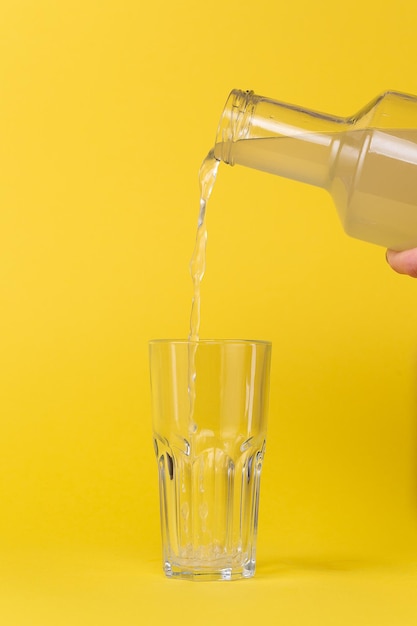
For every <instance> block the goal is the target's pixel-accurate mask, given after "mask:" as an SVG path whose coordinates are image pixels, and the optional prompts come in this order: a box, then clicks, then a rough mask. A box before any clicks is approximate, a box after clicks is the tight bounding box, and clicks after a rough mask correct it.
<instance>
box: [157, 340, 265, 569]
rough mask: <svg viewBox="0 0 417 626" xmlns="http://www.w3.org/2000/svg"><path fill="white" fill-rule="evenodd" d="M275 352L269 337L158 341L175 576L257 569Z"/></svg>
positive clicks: (164, 524) (167, 559) (168, 554)
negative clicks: (257, 547)
mask: <svg viewBox="0 0 417 626" xmlns="http://www.w3.org/2000/svg"><path fill="white" fill-rule="evenodd" d="M270 358H271V344H270V343H268V342H260V341H232V340H230V341H210V340H200V341H198V342H192V341H186V340H183V341H170V340H166V341H151V342H150V372H151V399H152V423H153V437H154V446H155V454H156V460H157V465H158V476H159V493H160V516H161V530H162V552H163V557H162V558H163V568H164V571H165V574H166V575H167V576H169V577H174V578H175V577H176V578H183V579H188V580H232V579H237V578H250V577H252V576H253V575H254V572H255V563H256V536H257V526H258V510H259V489H260V477H261V469H262V462H263V458H264V452H265V441H266V425H267V408H268V394H269V369H270ZM190 377H192V379H193V383H194V394H193V398H192V399H191V398H190Z"/></svg>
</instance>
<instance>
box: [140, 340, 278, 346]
mask: <svg viewBox="0 0 417 626" xmlns="http://www.w3.org/2000/svg"><path fill="white" fill-rule="evenodd" d="M148 344H149V345H150V346H151V345H157V344H165V345H179V344H195V345H200V344H201V345H218V346H220V345H241V346H245V345H257V346H272V341H267V340H264V339H150V340H149V341H148Z"/></svg>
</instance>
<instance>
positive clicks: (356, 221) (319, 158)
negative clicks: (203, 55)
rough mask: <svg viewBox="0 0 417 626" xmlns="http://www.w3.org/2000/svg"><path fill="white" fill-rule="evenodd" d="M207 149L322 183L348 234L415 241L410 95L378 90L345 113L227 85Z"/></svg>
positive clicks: (416, 184)
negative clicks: (329, 112)
mask: <svg viewBox="0 0 417 626" xmlns="http://www.w3.org/2000/svg"><path fill="white" fill-rule="evenodd" d="M214 153H215V156H216V158H217V159H219V160H221V161H224V162H226V163H228V164H230V165H235V164H239V165H245V166H248V167H252V168H255V169H259V170H263V171H265V172H269V173H271V174H278V175H280V176H284V177H287V178H292V179H295V180H299V181H301V182H305V183H309V184H312V185H316V186H318V187H322V188H324V189H326V190H327V191H328V192H329V193H330V194H331V196H332V198H333V201H334V203H335V205H336V209H337V211H338V214H339V217H340V220H341V222H342V225H343V228H344V230H345V232H346V233H347V234H348V235H351V236H352V237H355V238H357V239H362V240H364V241H368V242H371V243H375V244H378V245H382V246H385V247H387V248H392V249H396V250H403V249H407V248H413V247H416V246H417V98H416V97H414V96H411V95H407V94H402V93H397V92H391V91H388V92H385V93H383V94H382V95H380V96H378V97H377V98H376V99H375V100H373V101H372V102H371V103H369V104H368V105H367V106H365V107H364V108H363V109H362V110H360V111H359V112H358V113H356V114H355V115H352V116H351V117H337V116H333V115H327V114H324V113H318V112H316V111H311V110H308V109H304V108H301V107H298V106H294V105H291V104H285V103H283V102H278V101H275V100H271V99H269V98H264V97H262V96H258V95H255V94H254V93H253V92H251V91H239V90H233V91H232V92H231V94H230V95H229V98H228V100H227V102H226V106H225V108H224V111H223V114H222V116H221V119H220V123H219V127H218V132H217V137H216V145H215V148H214Z"/></svg>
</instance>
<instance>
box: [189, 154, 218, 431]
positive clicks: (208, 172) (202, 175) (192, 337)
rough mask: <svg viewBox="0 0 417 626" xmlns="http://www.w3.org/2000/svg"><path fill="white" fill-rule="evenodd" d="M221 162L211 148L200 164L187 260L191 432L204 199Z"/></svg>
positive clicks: (191, 425) (204, 232) (203, 260)
mask: <svg viewBox="0 0 417 626" xmlns="http://www.w3.org/2000/svg"><path fill="white" fill-rule="evenodd" d="M219 164H220V161H218V160H217V159H216V157H215V156H214V149H213V150H210V152H209V153H208V155H207V156H206V158H205V159H204V161H203V163H202V164H201V167H200V172H199V182H200V211H199V215H198V224H197V234H196V239H195V245H194V252H193V255H192V257H191V261H190V274H191V278H192V281H193V298H192V303H191V315H190V331H189V334H188V340H189V342H190V343H189V354H188V396H189V400H190V414H189V429H190V432H191V433H193V432H195V431H196V430H197V425H196V424H195V422H194V407H195V398H196V377H197V371H196V363H195V361H196V354H197V350H198V342H199V339H200V321H201V297H200V286H201V281H202V279H203V276H204V272H205V269H206V246H207V223H206V208H207V202H208V200H209V198H210V195H211V192H212V191H213V187H214V183H215V182H216V177H217V170H218V168H219Z"/></svg>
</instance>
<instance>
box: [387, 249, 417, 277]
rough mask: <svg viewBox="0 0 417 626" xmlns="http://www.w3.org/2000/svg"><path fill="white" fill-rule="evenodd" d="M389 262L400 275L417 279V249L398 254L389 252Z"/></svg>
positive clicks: (393, 251)
mask: <svg viewBox="0 0 417 626" xmlns="http://www.w3.org/2000/svg"><path fill="white" fill-rule="evenodd" d="M386 256H387V261H388V263H389V265H390V266H391V267H392V269H393V270H394V271H395V272H398V274H407V276H412V277H413V278H417V248H413V249H412V250H404V251H402V252H396V251H395V250H387V255H386Z"/></svg>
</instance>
